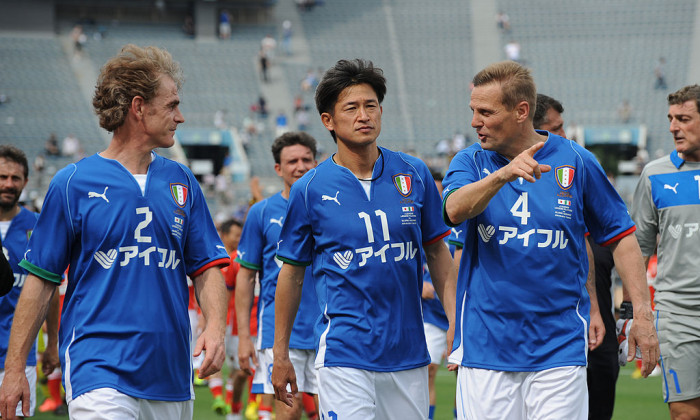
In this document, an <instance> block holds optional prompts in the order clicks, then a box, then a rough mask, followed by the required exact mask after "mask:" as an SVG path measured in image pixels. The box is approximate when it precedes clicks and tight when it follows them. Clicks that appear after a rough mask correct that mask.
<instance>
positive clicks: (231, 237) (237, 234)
mask: <svg viewBox="0 0 700 420" xmlns="http://www.w3.org/2000/svg"><path fill="white" fill-rule="evenodd" d="M242 231H243V229H242V228H241V227H240V226H238V225H231V228H230V229H229V231H228V232H225V233H222V235H221V242H223V243H224V246H225V247H226V249H228V250H230V251H233V250H236V249H238V243H239V242H240V241H241V232H242Z"/></svg>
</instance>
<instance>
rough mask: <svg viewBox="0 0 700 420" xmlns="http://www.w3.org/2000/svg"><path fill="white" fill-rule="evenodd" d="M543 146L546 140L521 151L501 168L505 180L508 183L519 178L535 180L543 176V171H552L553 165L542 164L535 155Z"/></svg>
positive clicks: (528, 180) (529, 180)
mask: <svg viewBox="0 0 700 420" xmlns="http://www.w3.org/2000/svg"><path fill="white" fill-rule="evenodd" d="M543 147H544V142H539V143H537V144H535V145H534V146H532V147H530V148H529V149H526V150H525V151H523V152H522V153H520V154H519V155H518V156H516V157H515V158H514V159H513V160H511V161H510V163H508V165H506V166H504V167H503V168H501V169H500V170H499V171H502V173H501V176H502V177H503V180H504V181H505V182H506V183H508V182H512V181H515V180H516V179H518V178H523V179H524V180H526V181H527V182H535V181H537V180H538V179H540V177H542V173H544V172H549V171H551V170H552V167H551V166H549V165H543V164H540V163H539V162H537V161H536V160H535V158H534V157H533V156H535V153H537V151H538V150H540V149H541V148H543Z"/></svg>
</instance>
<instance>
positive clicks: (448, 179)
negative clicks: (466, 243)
mask: <svg viewBox="0 0 700 420" xmlns="http://www.w3.org/2000/svg"><path fill="white" fill-rule="evenodd" d="M475 153H476V151H475V150H473V149H472V147H469V148H467V149H465V150H462V151H461V152H459V153H457V155H455V157H454V158H453V159H452V161H451V162H450V166H449V168H448V169H447V174H445V178H444V179H443V180H442V185H443V192H442V218H443V220H444V221H445V223H447V225H448V226H451V227H454V226H456V225H455V224H454V223H452V222H451V221H450V219H449V218H448V217H447V213H445V201H446V200H447V197H449V196H450V194H452V193H453V192H455V191H457V190H458V189H460V188H462V187H463V186H465V185H468V184H471V183H472V182H476V181H478V180H479V179H481V178H480V177H479V168H478V166H477V164H476V162H475V159H474V154H475Z"/></svg>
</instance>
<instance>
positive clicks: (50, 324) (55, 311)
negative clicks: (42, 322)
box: [46, 288, 61, 347]
mask: <svg viewBox="0 0 700 420" xmlns="http://www.w3.org/2000/svg"><path fill="white" fill-rule="evenodd" d="M60 317H61V313H60V302H59V293H57V292H56V290H55V288H54V293H53V295H52V297H51V301H50V303H49V309H48V313H47V314H46V336H47V338H48V339H47V343H46V346H47V347H51V346H58V320H59V319H60Z"/></svg>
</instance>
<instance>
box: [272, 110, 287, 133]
mask: <svg viewBox="0 0 700 420" xmlns="http://www.w3.org/2000/svg"><path fill="white" fill-rule="evenodd" d="M287 131H289V122H288V119H287V114H285V113H284V111H280V112H279V113H278V114H277V118H275V135H276V136H277V137H279V136H281V135H282V134H284V133H286V132H287Z"/></svg>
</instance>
